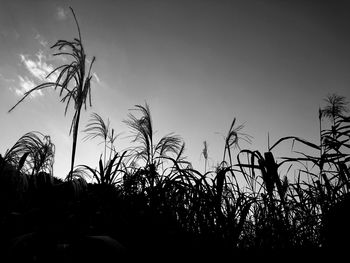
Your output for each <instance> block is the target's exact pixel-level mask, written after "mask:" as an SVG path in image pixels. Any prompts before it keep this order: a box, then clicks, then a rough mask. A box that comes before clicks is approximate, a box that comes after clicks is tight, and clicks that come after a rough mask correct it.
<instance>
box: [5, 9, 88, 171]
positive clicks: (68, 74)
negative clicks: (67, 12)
mask: <svg viewBox="0 0 350 263" xmlns="http://www.w3.org/2000/svg"><path fill="white" fill-rule="evenodd" d="M70 9H71V11H72V14H73V17H74V20H75V22H76V25H77V28H78V35H79V36H78V38H74V40H72V41H67V40H58V41H57V42H56V43H55V44H54V45H53V46H52V47H51V48H52V49H54V48H57V49H58V52H57V53H55V54H54V56H68V57H70V58H71V59H72V62H70V63H67V64H64V65H61V66H59V67H57V68H55V69H54V70H53V71H52V72H51V73H50V74H48V76H47V78H49V77H50V76H51V75H53V74H55V73H56V72H59V74H58V77H57V79H56V81H55V82H45V83H42V84H40V85H38V86H36V87H34V88H32V89H30V90H29V91H27V92H25V93H24V95H23V97H22V98H21V99H20V100H19V101H18V102H17V103H16V104H15V105H14V106H13V107H12V108H11V109H10V110H9V112H11V111H12V110H14V109H15V108H16V107H17V106H18V105H19V104H20V103H21V102H22V101H23V100H24V99H25V98H27V97H28V96H29V95H31V94H32V93H33V92H35V91H38V90H42V89H46V88H54V89H55V90H56V89H57V88H59V89H60V92H59V96H60V97H61V102H62V103H66V106H65V111H64V114H65V115H66V113H67V110H68V107H69V104H70V102H71V101H73V102H74V110H75V112H74V116H73V119H72V123H71V126H70V130H69V134H71V133H72V132H73V144H72V157H71V169H70V173H69V175H68V178H72V173H73V169H74V160H75V152H76V146H77V138H78V128H79V121H80V114H81V109H82V108H83V106H84V107H85V109H86V103H87V101H89V103H90V106H91V78H92V75H91V68H92V65H93V63H94V62H95V57H93V59H92V61H91V63H90V66H89V67H88V68H87V61H86V53H85V49H84V46H83V43H82V38H81V33H80V28H79V24H78V21H77V19H76V16H75V13H74V11H73V9H72V8H70ZM66 50H69V51H66Z"/></svg>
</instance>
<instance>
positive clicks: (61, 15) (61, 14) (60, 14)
mask: <svg viewBox="0 0 350 263" xmlns="http://www.w3.org/2000/svg"><path fill="white" fill-rule="evenodd" d="M56 16H57V19H58V20H66V19H67V11H66V10H64V8H62V7H57V9H56Z"/></svg>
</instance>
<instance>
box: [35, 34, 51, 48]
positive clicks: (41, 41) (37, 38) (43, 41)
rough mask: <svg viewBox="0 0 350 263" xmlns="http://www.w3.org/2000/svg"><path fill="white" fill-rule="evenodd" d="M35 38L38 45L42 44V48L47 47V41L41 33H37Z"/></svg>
mask: <svg viewBox="0 0 350 263" xmlns="http://www.w3.org/2000/svg"><path fill="white" fill-rule="evenodd" d="M35 39H36V40H38V42H39V44H40V45H42V46H43V47H44V48H47V46H48V44H49V43H48V42H47V41H46V40H45V38H44V37H43V36H42V35H40V34H39V33H37V34H36V36H35Z"/></svg>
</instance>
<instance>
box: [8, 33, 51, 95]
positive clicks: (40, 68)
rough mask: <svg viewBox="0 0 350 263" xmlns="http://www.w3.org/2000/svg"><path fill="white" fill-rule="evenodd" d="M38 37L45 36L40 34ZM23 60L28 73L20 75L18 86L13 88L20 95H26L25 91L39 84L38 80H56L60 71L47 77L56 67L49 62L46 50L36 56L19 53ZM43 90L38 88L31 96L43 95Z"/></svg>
mask: <svg viewBox="0 0 350 263" xmlns="http://www.w3.org/2000/svg"><path fill="white" fill-rule="evenodd" d="M35 38H36V39H40V38H41V39H42V40H43V38H42V37H41V36H40V35H39V34H38V35H37V36H36V37H35ZM19 57H20V60H21V62H22V63H23V65H24V66H25V68H26V69H27V70H28V73H29V74H28V75H26V76H22V75H18V76H17V77H18V85H17V86H18V88H14V89H13V90H14V91H15V93H16V94H17V95H18V96H22V95H24V93H25V92H27V91H29V90H31V89H32V88H34V87H36V86H37V82H38V83H39V84H40V83H43V82H55V81H56V79H57V77H58V73H56V72H55V73H54V74H51V75H50V76H49V77H47V76H48V75H49V74H50V73H51V72H52V71H53V70H54V67H53V66H52V65H51V64H49V63H47V57H46V56H45V55H44V52H43V51H42V50H40V51H39V52H38V53H36V54H35V56H29V55H25V54H20V55H19ZM43 95H44V94H43V92H42V91H41V90H37V91H34V92H32V93H31V98H34V97H36V96H43Z"/></svg>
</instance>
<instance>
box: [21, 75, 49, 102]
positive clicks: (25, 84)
mask: <svg viewBox="0 0 350 263" xmlns="http://www.w3.org/2000/svg"><path fill="white" fill-rule="evenodd" d="M18 79H19V86H20V88H19V89H15V92H16V94H17V95H18V96H22V95H23V94H24V93H25V92H27V91H29V90H31V89H32V88H34V87H35V86H36V84H35V83H34V81H32V80H31V79H29V78H28V77H26V76H25V77H22V76H18ZM43 95H44V94H43V93H42V91H41V90H37V91H34V92H32V93H31V94H30V96H31V97H32V98H34V97H36V96H43Z"/></svg>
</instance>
